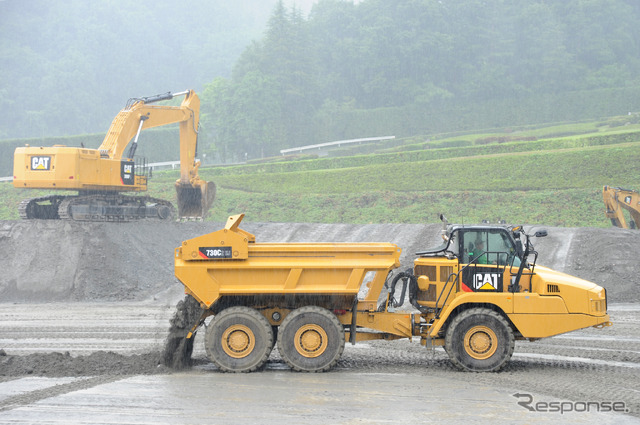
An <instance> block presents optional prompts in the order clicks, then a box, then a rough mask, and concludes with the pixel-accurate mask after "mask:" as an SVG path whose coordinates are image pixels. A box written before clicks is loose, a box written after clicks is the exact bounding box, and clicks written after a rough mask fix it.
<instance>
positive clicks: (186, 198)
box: [13, 90, 215, 221]
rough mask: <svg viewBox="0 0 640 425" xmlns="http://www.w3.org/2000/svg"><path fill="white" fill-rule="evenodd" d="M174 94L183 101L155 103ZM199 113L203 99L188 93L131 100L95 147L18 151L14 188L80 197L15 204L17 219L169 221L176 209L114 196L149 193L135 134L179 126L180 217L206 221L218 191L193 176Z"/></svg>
mask: <svg viewBox="0 0 640 425" xmlns="http://www.w3.org/2000/svg"><path fill="white" fill-rule="evenodd" d="M176 96H184V99H183V101H182V103H181V104H180V105H179V106H166V105H153V103H155V102H159V101H163V100H169V99H172V98H174V97H176ZM199 113H200V100H199V98H198V96H197V95H196V93H195V92H194V91H193V90H188V91H185V92H182V93H175V94H171V93H166V94H163V95H157V96H152V97H146V98H139V99H132V100H130V101H129V103H128V104H127V106H126V107H125V108H124V109H123V110H122V111H120V112H119V113H118V115H117V116H116V117H115V119H114V120H113V122H112V124H111V127H110V128H109V130H108V132H107V135H106V136H105V138H104V140H103V142H102V144H101V145H100V147H99V148H98V149H86V148H83V147H80V148H78V147H68V146H62V145H54V146H50V147H36V146H25V147H19V148H17V149H16V150H15V153H14V171H13V176H14V177H13V185H14V187H17V188H25V189H48V190H74V191H78V192H79V194H78V196H67V195H52V196H47V197H41V198H34V199H29V200H25V201H24V202H23V203H22V204H21V206H20V215H21V216H22V217H23V218H40V219H58V218H63V219H65V218H66V219H73V220H83V221H126V220H130V219H140V218H151V217H153V218H161V219H170V218H171V217H172V215H173V213H172V209H173V206H172V205H170V203H169V202H168V201H164V200H159V199H153V198H148V197H147V198H144V197H131V196H129V197H127V196H125V195H118V194H119V193H122V192H142V191H146V190H147V182H148V177H149V174H148V168H147V167H146V164H145V163H144V162H142V163H141V162H139V161H138V162H136V161H135V158H134V155H135V151H136V147H137V141H138V136H139V134H140V132H141V131H142V130H144V129H148V128H153V127H158V126H163V125H167V124H171V123H179V126H180V130H179V132H180V179H179V180H178V181H176V184H175V186H176V191H177V197H178V214H179V215H180V216H181V217H185V216H186V217H203V216H204V215H205V214H206V212H207V210H208V209H209V207H210V206H211V203H212V202H213V199H214V197H215V185H214V184H213V183H211V182H205V181H203V180H201V179H200V178H199V176H198V168H199V166H200V162H199V161H197V160H196V159H195V155H196V146H197V138H198V129H199ZM132 139H133V140H132ZM127 146H129V150H128V151H127V152H126V154H125V149H126V148H127ZM147 204H149V205H151V206H150V207H147V206H146V205H147Z"/></svg>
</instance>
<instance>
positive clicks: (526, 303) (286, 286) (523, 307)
mask: <svg viewBox="0 0 640 425" xmlns="http://www.w3.org/2000/svg"><path fill="white" fill-rule="evenodd" d="M243 217H244V215H243V214H240V215H236V216H232V217H229V219H228V221H227V224H226V225H225V227H224V229H221V230H218V231H215V232H213V233H209V234H206V235H203V236H199V237H196V238H193V239H189V240H186V241H184V242H183V243H182V246H180V247H179V248H176V250H175V274H176V277H177V278H178V279H179V280H180V281H181V282H182V283H183V284H184V286H185V292H186V293H187V294H189V295H191V296H192V297H193V298H195V300H196V301H198V302H199V303H200V305H201V307H202V309H203V312H202V316H201V317H200V319H199V320H198V322H197V323H195V324H194V326H193V328H192V329H191V332H190V333H189V334H188V336H187V338H191V337H193V334H194V332H196V331H197V329H198V328H199V327H200V326H201V325H203V324H204V323H208V324H207V325H206V331H205V346H206V347H205V348H206V352H207V355H208V357H209V358H210V359H211V361H212V362H213V363H214V364H215V365H216V366H218V368H219V369H221V370H223V371H227V372H251V371H255V370H258V369H260V368H261V367H262V366H263V365H264V364H265V362H266V361H267V359H268V357H269V355H270V353H271V350H272V349H273V347H274V346H275V345H276V342H277V345H278V351H279V353H280V355H281V356H282V358H283V359H284V360H285V362H286V363H287V364H288V365H289V366H290V367H291V368H292V369H294V370H296V371H306V372H320V371H326V370H329V369H330V368H331V367H333V366H334V365H335V364H336V363H337V362H338V360H339V359H340V356H341V355H342V352H343V350H344V346H345V342H350V343H353V344H355V343H356V342H358V341H367V340H376V339H385V340H392V339H402V338H408V339H412V338H414V337H419V338H420V341H421V344H422V345H424V346H426V347H434V346H444V349H445V350H446V352H447V353H448V355H449V357H450V359H451V361H452V362H453V363H454V364H455V365H456V366H458V367H459V368H461V369H463V370H468V371H475V372H481V371H496V370H499V369H500V368H502V367H503V366H504V365H505V364H506V363H507V362H508V361H509V359H510V358H511V355H512V353H513V349H514V341H515V340H525V339H526V340H536V339H539V338H545V337H550V336H553V335H558V334H562V333H565V332H569V331H573V330H576V329H582V328H587V327H592V326H593V327H604V326H609V325H610V324H611V323H610V322H609V316H608V315H607V298H606V292H605V290H604V289H603V288H602V287H600V286H598V285H596V284H595V283H591V282H588V281H585V280H582V279H578V278H576V277H572V276H569V275H566V274H563V273H559V272H556V271H553V270H551V269H548V268H545V267H542V266H536V264H535V262H536V259H537V252H535V251H534V249H533V246H532V244H531V242H530V240H529V239H530V235H527V234H526V233H525V232H524V231H523V229H522V227H511V226H501V225H478V226H460V225H448V224H445V229H444V230H443V235H442V236H443V239H444V243H443V244H442V245H441V246H439V247H437V248H434V249H431V250H427V251H423V252H418V253H417V254H416V255H417V258H416V259H415V261H414V265H413V268H411V269H408V270H406V271H403V272H400V273H395V274H394V273H393V270H394V269H396V268H398V267H400V254H401V250H400V248H399V247H398V246H396V245H394V244H391V243H256V240H255V236H254V235H252V234H251V233H249V232H246V231H244V230H242V229H240V228H239V227H238V226H239V224H240V222H241V221H242V218H243ZM545 235H546V232H545V231H538V232H536V234H535V236H538V237H540V236H545ZM407 296H408V304H410V306H407V307H406V310H407V311H404V310H402V309H403V308H404V306H405V304H406V303H405V298H406V297H407ZM209 316H213V318H211V320H209V321H207V322H205V319H207V318H208V317H209Z"/></svg>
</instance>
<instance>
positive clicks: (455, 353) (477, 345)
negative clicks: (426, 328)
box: [445, 308, 515, 372]
mask: <svg viewBox="0 0 640 425" xmlns="http://www.w3.org/2000/svg"><path fill="white" fill-rule="evenodd" d="M514 344H515V338H514V336H513V331H512V330H511V327H510V326H509V323H508V322H507V320H506V319H505V318H504V317H503V316H501V315H500V314H499V313H497V312H495V311H493V310H490V309H488V308H472V309H469V310H465V311H463V312H462V313H460V314H459V315H457V316H456V317H455V318H454V319H453V321H452V322H451V324H450V325H449V327H448V328H447V332H446V334H445V350H446V352H447V354H448V355H449V358H450V359H451V362H452V363H453V364H454V365H456V366H457V367H458V368H460V369H463V370H467V371H471V372H494V371H498V370H500V369H501V368H502V367H503V366H504V365H505V364H507V362H508V361H509V359H511V355H512V354H513V347H514Z"/></svg>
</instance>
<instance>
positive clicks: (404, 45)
mask: <svg viewBox="0 0 640 425" xmlns="http://www.w3.org/2000/svg"><path fill="white" fill-rule="evenodd" d="M260 4H261V2H258V1H249V0H244V1H241V2H235V1H234V2H196V1H192V2H181V3H180V4H179V5H177V4H176V5H174V2H162V1H141V2H135V3H121V2H113V1H103V2H99V3H95V2H84V1H80V0H74V1H71V2H65V3H58V2H45V1H35V0H32V1H24V2H22V1H15V0H14V1H12V0H5V1H0V16H1V17H0V23H1V26H0V33H1V34H0V35H1V37H0V40H1V41H0V64H1V66H0V72H1V73H2V78H1V79H0V111H2V113H1V114H0V138H9V137H12V138H13V137H34V136H35V137H40V136H42V135H49V136H50V135H69V134H78V133H88V132H98V131H106V129H107V128H108V125H109V123H110V121H111V119H112V118H113V117H114V116H115V114H116V113H117V110H118V109H119V108H120V107H122V106H123V105H124V102H125V101H126V99H127V98H128V97H132V96H145V95H150V94H155V93H158V92H161V91H166V90H182V89H186V88H196V89H197V90H198V92H199V94H200V95H201V97H202V99H203V105H202V115H203V116H202V118H203V119H202V124H203V129H202V137H201V147H202V149H204V150H205V151H207V152H211V153H212V154H215V155H217V157H218V158H219V159H220V160H223V161H233V160H238V159H244V158H249V159H251V158H259V157H263V156H270V155H277V154H278V152H279V150H280V149H283V148H287V147H292V146H300V145H306V144H311V143H320V142H327V141H331V140H340V139H346V138H357V137H372V136H386V135H395V136H397V137H402V136H411V135H417V134H431V133H434V132H443V131H454V130H456V131H457V130H464V129H471V128H475V129H477V128H492V127H504V126H510V125H519V124H529V123H537V122H556V121H566V120H580V119H587V118H597V117H602V116H608V115H620V114H626V113H627V112H629V111H634V110H635V111H637V110H639V109H640V25H638V22H640V3H639V2H637V1H635V0H566V1H553V2H549V1H544V0H515V1H513V0H509V1H507V0H492V1H482V0H457V1H453V0H440V1H437V0H397V1H393V2H390V1H385V0H364V1H360V2H357V3H355V4H354V3H353V2H351V1H340V0H319V1H318V2H317V3H316V4H315V5H314V7H313V8H312V9H311V12H310V13H309V14H308V15H307V14H306V13H303V12H302V10H301V9H300V8H298V7H297V6H289V5H287V4H285V3H283V2H277V3H276V5H275V7H273V4H272V3H271V4H268V3H266V2H264V5H263V9H262V15H261V14H260V10H259V7H258V5H260ZM256 7H257V8H258V9H256ZM265 8H266V9H267V10H266V11H265ZM244 10H250V11H253V12H241V11H244ZM167 15H168V16H170V17H171V20H170V21H166V20H165V19H164V18H163V17H165V16H167ZM260 17H263V18H264V20H263V21H261V22H258V21H259V19H260ZM265 24H266V30H264V32H262V29H263V28H264V25H265ZM32 37H35V40H37V43H34V42H27V40H33V38H32ZM251 39H254V41H252V42H250V41H249V40H251ZM240 52H241V54H240ZM236 59H237V60H236ZM114 105H116V106H115V107H114Z"/></svg>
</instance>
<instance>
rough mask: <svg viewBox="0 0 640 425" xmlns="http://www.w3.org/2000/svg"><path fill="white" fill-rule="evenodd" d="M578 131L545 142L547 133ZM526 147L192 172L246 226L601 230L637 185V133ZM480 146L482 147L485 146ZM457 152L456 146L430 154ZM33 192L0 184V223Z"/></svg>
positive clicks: (472, 143) (163, 183)
mask: <svg viewBox="0 0 640 425" xmlns="http://www.w3.org/2000/svg"><path fill="white" fill-rule="evenodd" d="M554 132H555V133H556V134H558V133H564V134H566V133H573V134H575V133H587V134H582V135H580V136H568V137H555V138H554V137H548V136H549V135H550V134H552V133H554ZM532 134H533V135H535V136H536V137H546V136H547V138H544V139H540V140H534V141H522V140H520V141H512V142H505V141H504V140H503V139H504V138H502V139H501V140H500V141H501V142H500V143H491V140H494V139H496V136H495V135H494V134H491V133H487V134H480V135H465V136H463V137H462V138H460V137H443V138H441V140H436V141H433V140H432V141H419V140H412V141H411V143H408V144H406V145H404V146H396V147H394V148H392V149H387V150H386V151H384V152H385V153H384V154H370V155H360V156H351V157H340V158H325V159H315V160H304V161H289V162H278V163H266V164H257V165H244V166H236V167H217V168H207V169H201V176H202V177H203V178H205V179H207V180H212V181H214V182H215V183H216V184H217V186H218V196H217V200H216V202H215V203H214V207H213V210H212V212H211V213H210V215H209V219H211V220H216V221H222V220H225V219H226V217H227V216H228V215H229V214H234V213H238V212H245V213H246V214H247V215H248V218H249V219H250V220H251V221H282V222H352V223H368V222H403V223H420V222H435V221H437V219H436V216H437V213H439V212H443V213H445V215H447V216H448V217H449V219H450V220H451V221H457V222H460V221H464V222H467V223H471V222H478V221H480V220H482V219H490V220H492V221H493V220H497V219H506V220H507V221H509V222H513V223H543V224H547V225H556V226H558V225H559V226H600V227H608V226H609V225H610V224H609V223H608V221H607V220H606V218H605V217H604V212H603V206H602V200H601V194H600V193H601V190H602V186H603V185H605V184H608V185H614V186H626V187H631V188H635V187H638V186H639V185H640V167H638V165H637V164H639V163H640V129H639V128H638V127H637V126H627V127H623V128H616V129H612V130H608V131H605V129H603V128H599V127H598V128H597V127H595V125H594V124H591V126H590V125H589V124H580V128H572V129H571V128H567V127H566V126H563V127H554V128H547V129H540V128H538V129H531V130H530V131H529V132H521V134H519V137H527V136H529V137H531V135H532ZM487 141H489V142H487ZM451 145H458V146H459V147H446V148H438V146H451ZM177 177H178V175H177V172H170V171H167V172H158V173H155V174H154V178H153V180H152V181H151V184H150V194H151V195H152V196H158V197H162V198H165V199H170V200H173V201H174V202H175V194H174V190H173V187H172V186H173V182H174V181H175V179H176V178H177ZM27 196H35V195H34V194H33V191H28V192H27V191H24V190H17V189H14V188H13V187H12V186H11V185H10V184H0V199H2V200H3V202H2V203H0V218H3V219H15V218H17V213H16V211H15V210H16V208H15V207H16V205H17V203H18V202H19V201H20V199H22V198H24V197H27Z"/></svg>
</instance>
